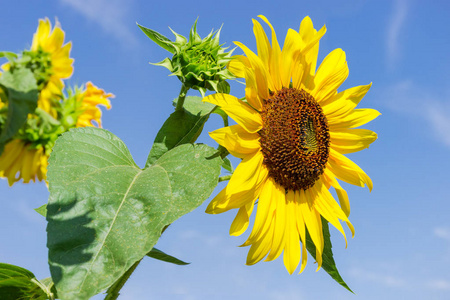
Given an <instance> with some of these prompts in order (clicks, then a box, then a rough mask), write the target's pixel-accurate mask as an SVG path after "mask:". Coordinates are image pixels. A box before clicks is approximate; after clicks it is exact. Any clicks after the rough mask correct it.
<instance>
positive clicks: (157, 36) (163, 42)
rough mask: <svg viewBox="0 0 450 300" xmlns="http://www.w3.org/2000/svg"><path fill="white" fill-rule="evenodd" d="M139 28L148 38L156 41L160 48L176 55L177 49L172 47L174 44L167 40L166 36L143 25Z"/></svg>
mask: <svg viewBox="0 0 450 300" xmlns="http://www.w3.org/2000/svg"><path fill="white" fill-rule="evenodd" d="M136 24H137V23H136ZM137 26H139V28H140V29H141V30H142V31H143V32H144V33H145V35H146V36H148V37H149V38H150V39H151V40H152V41H154V42H155V43H156V44H157V45H158V46H160V47H161V48H163V49H166V50H167V51H169V52H170V53H175V47H174V46H173V45H172V44H173V42H172V41H171V40H169V39H168V38H166V37H165V36H164V35H162V34H161V33H159V32H156V31H154V30H151V29H150V28H147V27H144V26H142V25H139V24H137Z"/></svg>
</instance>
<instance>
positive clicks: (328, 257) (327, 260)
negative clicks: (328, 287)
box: [306, 217, 353, 293]
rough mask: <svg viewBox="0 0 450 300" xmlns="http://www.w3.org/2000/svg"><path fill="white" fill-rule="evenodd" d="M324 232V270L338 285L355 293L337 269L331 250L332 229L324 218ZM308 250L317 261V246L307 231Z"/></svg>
mask: <svg viewBox="0 0 450 300" xmlns="http://www.w3.org/2000/svg"><path fill="white" fill-rule="evenodd" d="M322 232H323V239H324V247H323V254H322V268H323V269H324V270H325V271H326V272H327V273H328V274H329V275H330V276H331V278H333V279H334V280H336V282H337V283H339V284H340V285H342V286H343V287H345V288H346V289H347V290H349V291H350V292H352V293H353V291H352V290H351V289H350V288H349V287H348V285H347V284H346V283H345V281H344V279H342V277H341V275H340V274H339V271H338V269H337V267H336V263H335V262H334V259H333V251H332V250H331V247H332V246H331V239H330V238H331V236H330V229H329V228H328V221H327V220H325V219H324V218H323V217H322ZM306 249H307V250H308V252H309V253H310V254H311V255H312V256H313V257H314V259H316V246H315V245H314V243H313V241H312V239H311V236H310V235H309V233H308V230H306Z"/></svg>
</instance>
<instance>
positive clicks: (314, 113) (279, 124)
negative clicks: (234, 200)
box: [258, 88, 330, 190]
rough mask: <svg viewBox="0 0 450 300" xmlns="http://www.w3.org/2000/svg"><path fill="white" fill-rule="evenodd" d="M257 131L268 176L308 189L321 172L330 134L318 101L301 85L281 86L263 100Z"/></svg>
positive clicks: (289, 186) (292, 187) (289, 187)
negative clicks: (259, 127) (259, 125)
mask: <svg viewBox="0 0 450 300" xmlns="http://www.w3.org/2000/svg"><path fill="white" fill-rule="evenodd" d="M261 117H262V120H263V128H262V129H261V130H260V131H259V132H258V133H259V135H260V140H259V142H260V144H261V151H262V153H263V156H264V162H263V163H264V165H265V166H266V167H267V168H268V170H269V176H270V177H271V178H273V179H274V180H275V182H277V183H278V184H280V185H281V186H283V187H284V188H285V189H286V190H300V189H303V190H307V189H308V188H310V187H312V186H313V185H314V183H315V182H316V180H318V179H319V177H320V175H322V174H323V171H324V169H325V165H326V163H327V161H328V155H329V148H330V134H329V129H328V123H327V119H326V117H325V115H324V113H323V111H322V108H321V107H320V105H319V104H318V103H317V101H316V100H315V99H314V98H313V97H312V96H311V95H310V94H309V93H307V92H305V91H304V90H303V89H301V90H298V89H295V88H282V89H281V90H279V91H277V92H275V93H271V96H270V98H269V99H266V100H264V103H263V107H262V111H261Z"/></svg>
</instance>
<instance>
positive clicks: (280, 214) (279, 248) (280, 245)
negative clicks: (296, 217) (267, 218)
mask: <svg viewBox="0 0 450 300" xmlns="http://www.w3.org/2000/svg"><path fill="white" fill-rule="evenodd" d="M293 193H294V192H293V191H292V190H290V191H288V193H287V195H282V196H281V197H278V198H277V199H274V200H276V201H277V207H276V209H275V218H274V220H273V225H272V226H273V227H274V233H273V240H272V247H271V249H270V252H269V255H268V256H267V258H266V261H272V260H274V259H277V258H278V256H280V254H281V252H283V249H284V244H285V239H286V202H287V201H293V199H292V198H293ZM286 198H287V199H286Z"/></svg>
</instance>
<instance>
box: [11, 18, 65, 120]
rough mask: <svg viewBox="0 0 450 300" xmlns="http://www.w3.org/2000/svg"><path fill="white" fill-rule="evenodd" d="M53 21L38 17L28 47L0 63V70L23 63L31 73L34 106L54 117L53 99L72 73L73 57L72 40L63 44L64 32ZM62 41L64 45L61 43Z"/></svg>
mask: <svg viewBox="0 0 450 300" xmlns="http://www.w3.org/2000/svg"><path fill="white" fill-rule="evenodd" d="M60 26H61V25H60V24H59V22H56V24H55V27H54V28H53V30H52V25H51V23H50V21H49V19H48V18H45V20H42V19H41V20H39V25H38V28H37V30H36V33H35V34H34V35H33V42H32V44H31V49H30V50H25V51H23V52H22V56H21V58H20V59H17V60H15V61H13V62H9V63H6V64H3V66H2V69H3V70H5V71H7V70H10V69H11V68H15V66H16V64H17V65H23V66H25V67H26V68H28V69H30V70H31V71H32V72H33V73H34V77H35V78H36V81H37V85H38V90H39V99H38V107H39V108H41V109H43V110H44V111H46V112H47V113H49V114H50V115H51V116H52V117H56V116H57V111H56V109H55V108H54V102H57V101H59V100H60V99H61V96H62V90H63V88H64V82H63V81H62V79H66V78H69V77H70V76H72V73H73V66H72V64H73V58H70V56H69V55H70V49H71V48H72V43H71V42H69V43H66V44H64V31H63V30H62V29H61V27H60ZM63 44H64V45H63Z"/></svg>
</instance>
